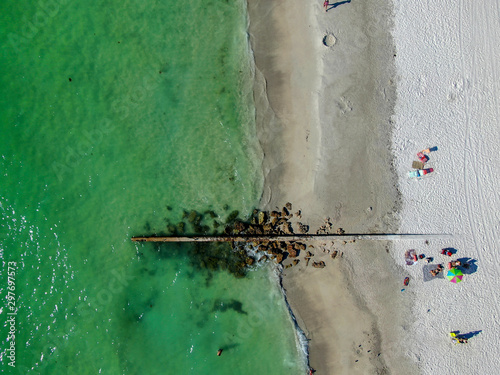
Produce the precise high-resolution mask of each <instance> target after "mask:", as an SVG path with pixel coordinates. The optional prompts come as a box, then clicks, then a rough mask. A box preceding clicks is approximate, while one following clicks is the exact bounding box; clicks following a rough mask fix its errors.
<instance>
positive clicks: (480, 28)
mask: <svg viewBox="0 0 500 375" xmlns="http://www.w3.org/2000/svg"><path fill="white" fill-rule="evenodd" d="M394 3H395V28H394V31H393V35H394V38H395V44H396V51H397V57H396V65H397V70H398V74H399V81H398V90H397V93H398V100H397V105H396V115H395V116H394V123H395V128H396V131H395V134H394V137H393V142H394V150H395V153H396V170H397V173H398V174H399V175H400V176H401V180H400V190H401V192H402V194H403V201H404V205H403V210H402V212H401V229H400V230H401V232H427V233H453V234H455V238H454V240H452V241H446V242H444V241H430V243H429V244H424V243H418V244H415V243H397V244H396V246H395V248H394V251H393V252H392V255H393V256H394V258H395V260H396V262H397V263H399V264H401V265H403V256H402V254H403V253H404V251H405V249H407V248H411V247H415V248H417V249H418V250H419V251H420V252H423V253H425V254H426V255H429V256H434V257H435V260H436V261H440V262H444V261H448V260H449V259H446V258H445V257H443V256H441V255H438V253H439V249H440V248H442V247H448V246H450V247H454V248H456V249H457V250H458V252H457V256H455V257H454V258H453V259H455V258H462V257H468V258H472V259H474V260H475V264H476V265H477V270H476V272H474V273H471V274H470V275H466V277H465V279H464V281H463V282H462V283H460V284H458V285H453V284H451V283H449V282H447V281H445V280H433V281H430V282H425V283H424V282H423V281H422V265H421V264H418V265H414V266H411V267H407V268H406V271H407V273H408V274H409V275H411V277H412V282H411V284H410V287H409V288H408V289H407V290H406V291H405V293H408V295H409V296H411V299H414V300H415V303H414V307H413V314H414V318H413V319H414V321H413V322H411V324H410V325H409V330H408V335H407V339H408V341H407V354H408V355H409V356H410V357H411V358H413V359H414V361H416V362H417V363H418V365H419V367H420V369H421V373H423V374H430V373H435V372H437V371H439V373H441V374H453V373H456V372H457V371H456V369H459V372H460V373H470V374H497V373H498V369H499V368H500V358H499V356H498V353H500V336H499V335H498V332H499V329H498V328H499V318H500V292H499V291H500V246H499V239H498V232H499V229H500V194H499V191H500V178H499V165H500V153H499V141H500V127H499V124H498V121H499V120H500V99H499V98H500V3H499V2H498V1H495V0H485V1H479V2H474V1H473V2H469V1H459V0H453V1H452V0H447V1H441V2H428V1H424V0H404V1H401V0H395V1H394ZM429 146H437V147H438V148H439V150H438V151H437V152H434V153H432V154H431V155H430V157H431V160H430V162H429V166H432V167H434V168H435V170H436V172H435V173H434V174H433V175H430V176H429V177H428V178H424V179H422V180H410V179H408V178H406V177H405V174H406V173H407V171H408V170H410V167H411V162H412V160H414V159H415V153H416V152H417V151H420V150H421V149H423V148H426V147H429ZM452 330H460V331H461V332H462V333H467V332H475V331H481V333H479V334H477V335H476V336H474V337H473V338H472V339H471V340H470V341H469V343H468V344H467V345H458V346H457V345H453V344H452V343H451V340H450V338H449V335H448V332H450V331H452Z"/></svg>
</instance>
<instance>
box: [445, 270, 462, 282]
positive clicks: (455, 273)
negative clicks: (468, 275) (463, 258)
mask: <svg viewBox="0 0 500 375" xmlns="http://www.w3.org/2000/svg"><path fill="white" fill-rule="evenodd" d="M446 277H447V278H448V280H450V281H451V282H452V283H455V284H458V283H459V282H460V281H462V278H463V277H464V274H463V273H462V271H460V270H459V269H458V268H452V269H451V270H449V271H448V274H447V275H446Z"/></svg>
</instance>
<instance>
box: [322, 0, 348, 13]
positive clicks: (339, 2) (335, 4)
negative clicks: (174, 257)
mask: <svg viewBox="0 0 500 375" xmlns="http://www.w3.org/2000/svg"><path fill="white" fill-rule="evenodd" d="M350 2H351V0H345V1H338V2H336V3H334V4H330V1H329V0H327V1H325V2H324V3H323V6H324V7H325V11H326V12H328V11H329V10H330V9H333V8H336V7H338V6H339V5H342V4H348V3H350ZM328 7H330V8H328Z"/></svg>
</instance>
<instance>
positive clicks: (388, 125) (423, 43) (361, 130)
mask: <svg viewBox="0 0 500 375" xmlns="http://www.w3.org/2000/svg"><path fill="white" fill-rule="evenodd" d="M322 4H323V2H322V1H310V2H303V1H299V0H289V1H286V2H285V1H279V0H273V1H270V0H248V9H249V14H250V28H249V30H250V39H251V43H252V48H253V50H254V55H255V63H256V69H257V71H256V78H257V81H256V82H257V83H256V87H255V99H256V105H257V122H258V129H259V137H260V140H261V144H262V147H263V150H264V154H265V160H264V165H263V167H264V171H265V174H266V181H265V186H266V187H265V192H264V196H263V198H262V206H263V207H264V208H267V209H274V208H275V207H279V206H282V205H284V203H285V202H287V201H290V202H293V204H294V211H296V210H298V209H300V210H302V213H303V216H302V218H301V219H300V221H301V222H303V223H305V224H308V225H310V226H311V230H312V231H315V230H316V229H317V228H318V227H319V226H321V225H323V224H324V219H325V218H327V217H329V218H331V221H332V223H333V228H332V230H333V231H335V230H336V229H337V228H343V229H344V230H345V231H346V232H348V233H391V232H398V233H422V234H438V235H439V234H442V235H443V237H442V238H441V239H440V238H437V239H436V238H434V237H432V238H431V237H429V239H427V240H422V241H415V240H412V241H393V242H384V241H375V242H368V241H357V242H356V243H343V241H338V242H335V243H324V244H323V243H316V244H312V245H313V247H310V248H309V249H308V250H310V251H311V252H312V253H314V257H313V258H312V259H311V262H312V261H320V260H323V261H325V263H326V267H325V268H324V269H316V268H312V267H311V265H310V264H309V266H306V264H305V261H304V257H303V255H301V256H300V259H301V262H300V263H299V264H298V265H297V266H294V267H292V268H290V269H285V271H284V278H283V285H284V287H285V289H286V291H287V298H288V301H289V303H290V305H291V307H292V310H293V312H294V314H295V316H296V318H297V321H298V322H299V325H300V326H301V328H302V329H303V330H304V332H305V334H306V336H307V338H308V340H309V352H310V357H309V360H310V365H311V367H312V368H314V369H315V370H316V373H317V374H387V373H392V374H417V373H420V374H430V373H436V372H439V373H442V374H453V373H456V372H457V369H459V370H458V371H460V372H465V373H474V374H495V373H497V370H498V368H499V365H500V363H499V362H500V359H499V358H498V355H497V353H499V352H500V339H499V337H498V335H497V334H496V333H497V332H498V325H499V324H498V319H499V311H500V307H499V306H500V304H499V302H498V299H499V292H498V290H499V283H500V281H499V280H500V277H499V276H500V259H499V255H498V254H499V250H500V249H499V241H498V231H499V229H500V214H499V212H500V211H499V209H500V194H499V193H498V191H499V188H500V178H499V177H498V165H500V163H499V159H500V154H499V153H498V151H497V150H496V148H497V144H498V143H499V141H500V134H499V133H500V130H499V126H498V120H499V119H500V106H499V103H498V102H499V100H500V99H499V97H500V81H499V76H500V62H499V61H500V43H499V40H500V21H499V14H500V5H499V4H498V3H497V2H495V1H493V0H486V1H484V2H479V3H477V2H476V3H470V2H463V1H457V0H447V1H444V2H439V3H429V2H426V1H424V0H405V1H401V0H394V1H393V2H389V1H381V2H378V3H377V4H370V3H366V2H362V1H360V0H352V1H351V2H350V3H344V2H342V3H341V4H339V5H338V6H337V7H334V8H332V9H331V10H330V11H328V12H325V11H324V9H323V8H322ZM328 35H331V36H333V37H334V38H335V39H334V40H335V44H334V45H333V46H331V47H327V46H325V45H324V44H323V43H322V42H323V38H324V37H325V36H328ZM330 38H331V37H330ZM332 40H333V39H332ZM428 147H437V151H434V152H431V153H430V155H429V157H430V160H429V162H428V163H427V165H426V167H431V168H434V172H433V173H431V174H429V175H427V176H425V177H423V178H420V179H411V178H409V177H408V172H409V171H411V170H412V161H414V160H417V156H416V153H417V152H419V151H421V150H423V149H425V148H428ZM444 235H451V237H445V236H444ZM444 247H451V248H454V249H455V250H456V255H454V256H453V257H451V258H449V257H447V256H444V255H441V254H440V250H441V249H442V248H444ZM408 249H415V250H416V251H417V252H418V253H419V254H421V253H422V254H425V255H426V256H431V257H433V258H434V261H433V262H432V264H437V263H442V264H446V263H447V262H448V261H450V260H454V259H462V260H466V261H468V262H469V264H470V265H471V267H469V269H464V272H465V276H464V279H463V282H461V283H459V284H452V283H451V282H449V281H448V280H447V279H446V278H436V279H432V280H430V281H424V270H423V268H424V265H425V263H424V262H423V261H419V262H417V263H416V264H415V265H412V266H407V265H406V264H405V261H404V253H405V251H406V250H408ZM334 250H337V251H338V252H339V254H340V253H342V254H343V256H342V257H340V255H339V256H338V257H337V258H335V259H332V258H331V256H330V255H331V253H332V252H333V251H334ZM407 276H408V277H409V278H410V284H409V286H407V287H404V286H403V279H404V278H405V277H407ZM450 331H460V333H461V334H466V336H467V337H470V339H469V342H468V343H467V344H460V345H456V344H453V343H452V340H451V337H450V335H449V332H450Z"/></svg>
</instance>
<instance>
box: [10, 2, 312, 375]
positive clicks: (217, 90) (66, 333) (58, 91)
mask: <svg viewBox="0 0 500 375" xmlns="http://www.w3.org/2000/svg"><path fill="white" fill-rule="evenodd" d="M245 9H246V8H245V3H244V1H242V0H241V1H240V0H237V1H236V0H235V1H222V0H218V1H216V0H213V1H203V2H202V1H198V0H193V1H189V2H177V1H170V0H168V1H167V0H165V1H144V0H141V1H139V0H137V1H130V0H129V1H120V2H118V1H104V2H103V1H100V2H98V1H86V2H81V1H69V0H60V1H57V0H54V1H47V2H43V1H42V2H40V3H36V4H35V3H32V2H28V1H25V0H23V1H18V2H14V1H11V0H8V1H5V2H2V3H1V4H0V20H1V24H2V28H1V30H0V41H1V46H2V47H1V50H0V51H1V60H0V71H2V74H1V75H0V136H1V141H0V157H1V159H0V163H1V164H0V165H1V168H2V173H1V174H0V189H1V190H0V213H1V222H0V259H1V260H2V268H1V270H0V272H1V275H2V276H1V278H0V282H1V284H0V291H1V295H2V297H5V296H6V294H7V288H6V287H7V285H8V284H7V277H6V273H7V271H8V269H7V262H10V261H14V262H17V270H16V290H15V293H16V303H17V308H18V313H17V316H16V367H15V368H12V367H10V366H8V362H9V361H8V359H7V357H6V351H5V349H6V348H7V347H8V342H7V339H6V338H7V330H8V324H6V323H4V322H6V319H7V312H8V309H7V303H6V300H4V299H3V300H4V302H5V303H3V304H2V306H0V308H1V309H2V310H1V311H2V313H1V314H0V315H1V317H2V325H1V327H0V341H1V344H2V347H1V348H0V352H1V353H2V357H1V370H2V371H3V372H6V373H18V374H27V373H35V374H36V373H41V374H96V373H103V374H214V373H217V374H235V373H237V374H256V373H262V374H265V373H269V374H271V373H272V374H295V373H297V374H298V373H302V372H303V371H304V365H303V355H302V354H301V352H300V350H299V349H297V345H296V339H295V333H294V328H293V324H292V322H291V321H290V318H289V316H288V313H287V310H286V306H285V304H284V301H283V298H282V296H281V294H280V291H279V289H278V286H277V283H276V280H275V279H274V276H273V274H272V272H271V270H270V269H269V268H268V267H261V268H259V269H257V270H254V271H252V272H250V273H249V274H248V276H247V277H245V278H236V277H234V276H233V275H232V274H230V273H229V272H227V271H225V270H209V269H206V268H203V267H200V264H202V263H203V262H204V261H203V260H200V258H199V257H198V258H197V257H193V254H194V251H193V249H192V248H191V247H190V246H189V245H183V246H180V245H164V246H162V247H160V248H158V247H154V246H153V245H149V244H148V245H137V244H134V243H131V242H130V240H129V239H130V237H131V236H133V235H141V234H151V233H166V232H167V231H168V230H167V227H168V225H169V224H175V223H177V222H178V221H179V220H181V218H182V216H183V212H184V210H187V211H190V210H196V211H198V212H202V213H203V212H206V211H207V210H211V211H214V212H215V213H216V217H215V218H211V217H209V216H207V215H205V219H204V222H203V224H206V225H209V226H210V227H211V226H212V225H213V221H214V220H215V221H217V222H220V223H224V222H225V220H226V218H227V217H228V216H229V215H230V213H231V212H233V211H235V210H237V211H239V212H240V216H241V217H245V216H247V215H249V214H250V213H251V211H252V209H253V208H254V207H255V206H256V205H257V204H258V201H259V198H260V195H261V191H262V183H263V177H262V171H261V162H262V152H261V150H260V148H259V145H258V142H257V139H256V136H255V124H254V108H253V102H252V71H251V64H250V57H249V50H248V48H249V47H248V42H247V35H246V13H245V12H246V10H245ZM187 229H188V230H190V231H193V228H192V227H189V226H188V227H187ZM203 230H206V228H203ZM211 230H212V228H210V231H211ZM220 251H222V252H225V254H228V253H230V250H229V249H225V250H224V249H222V250H220ZM219 348H223V349H224V351H223V354H222V356H221V357H217V356H216V352H217V349H219Z"/></svg>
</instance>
